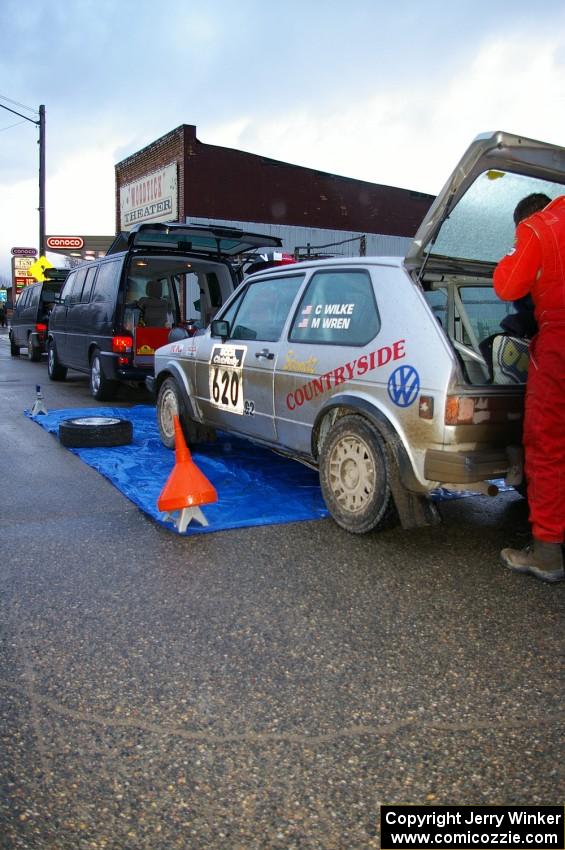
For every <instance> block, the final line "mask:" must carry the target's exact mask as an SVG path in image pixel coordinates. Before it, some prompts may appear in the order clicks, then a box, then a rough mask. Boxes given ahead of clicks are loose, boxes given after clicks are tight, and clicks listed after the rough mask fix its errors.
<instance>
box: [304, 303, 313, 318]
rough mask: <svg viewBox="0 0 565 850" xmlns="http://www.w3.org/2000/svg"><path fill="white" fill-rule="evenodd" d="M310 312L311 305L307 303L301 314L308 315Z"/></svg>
mask: <svg viewBox="0 0 565 850" xmlns="http://www.w3.org/2000/svg"><path fill="white" fill-rule="evenodd" d="M311 312H312V305H311V304H308V305H307V306H306V307H305V308H304V310H303V311H302V315H303V316H309V315H310V313H311Z"/></svg>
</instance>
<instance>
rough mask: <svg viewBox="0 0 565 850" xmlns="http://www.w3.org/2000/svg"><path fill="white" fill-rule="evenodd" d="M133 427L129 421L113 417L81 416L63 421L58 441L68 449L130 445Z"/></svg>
mask: <svg viewBox="0 0 565 850" xmlns="http://www.w3.org/2000/svg"><path fill="white" fill-rule="evenodd" d="M132 435H133V426H132V424H131V422H130V421H129V419H118V418H117V417H113V416H83V417H80V418H79V419H64V420H63V422H61V424H60V425H59V439H60V441H61V443H62V445H63V446H66V447H67V448H69V449H90V448H108V447H111V446H127V445H129V443H131V440H132Z"/></svg>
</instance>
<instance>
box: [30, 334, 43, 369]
mask: <svg viewBox="0 0 565 850" xmlns="http://www.w3.org/2000/svg"><path fill="white" fill-rule="evenodd" d="M27 357H28V360H31V361H32V362H33V363H37V362H38V360H41V349H40V348H38V346H37V345H34V344H33V341H32V338H31V336H29V337H28V340H27Z"/></svg>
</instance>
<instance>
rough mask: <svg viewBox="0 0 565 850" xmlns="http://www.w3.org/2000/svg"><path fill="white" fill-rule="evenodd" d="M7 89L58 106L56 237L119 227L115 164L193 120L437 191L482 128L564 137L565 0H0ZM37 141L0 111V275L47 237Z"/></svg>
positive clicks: (266, 147) (365, 176) (50, 172)
mask: <svg viewBox="0 0 565 850" xmlns="http://www.w3.org/2000/svg"><path fill="white" fill-rule="evenodd" d="M0 95H1V96H2V98H0V104H3V105H4V106H8V107H11V108H13V109H16V110H18V111H22V109H21V105H24V106H26V107H31V109H33V110H37V109H38V108H39V104H45V108H46V119H47V120H46V140H47V145H46V151H47V168H46V170H47V188H46V231H47V233H59V234H62V233H65V234H69V233H73V234H111V233H113V232H114V226H115V224H114V222H115V210H114V203H115V201H114V165H115V163H117V162H119V161H120V160H121V159H123V158H124V157H126V156H128V155H129V154H131V153H134V152H135V151H137V150H139V149H140V148H141V147H143V146H144V145H146V144H148V143H149V142H151V141H153V140H154V139H156V138H158V137H159V136H161V135H163V134H165V133H167V132H169V131H170V130H172V129H174V128H175V127H177V126H179V125H180V124H195V125H196V127H197V135H198V138H199V139H200V141H202V142H205V143H208V144H216V145H223V146H225V147H230V148H236V149H239V150H244V151H249V152H251V153H257V154H261V155H263V156H267V157H272V158H274V159H279V160H283V161H286V162H292V163H296V164H298V165H304V166H308V167H312V168H317V169H319V170H322V171H329V172H333V173H336V174H342V175H345V176H347V177H355V178H358V179H361V180H368V181H371V182H375V183H382V184H387V185H391V186H400V187H404V188H410V189H415V190H418V191H422V192H429V193H432V194H437V192H438V191H439V190H440V189H441V186H442V185H443V183H444V182H445V180H446V179H447V177H448V176H449V174H450V172H451V171H452V169H453V167H454V166H455V165H456V163H457V161H458V159H459V158H460V156H461V155H462V153H463V151H464V149H465V148H466V147H467V145H468V144H469V143H470V141H471V140H472V139H473V138H474V136H476V135H477V134H478V133H480V132H484V131H487V130H507V131H509V132H514V133H519V134H521V135H525V136H530V137H533V138H537V139H542V140H544V141H549V142H553V143H556V144H561V145H564V146H565V3H563V0H555V2H553V0H545V2H544V3H543V4H539V3H531V2H523V1H522V0H514V2H505V0H502V2H501V0H499V2H497V3H493V2H492V0H488V1H484V0H473V2H467V0H457V2H452V3H448V2H447V0H442V2H433V0H432V2H426V3H423V2H421V0H395V2H381V0H349V2H336V1H335V0H279V2H278V3H268V2H265V0H238V1H237V2H231V0H215V2H214V3H204V2H198V3H197V2H192V0H167V2H164V3H163V2H161V3H156V2H154V0H151V2H149V0H65V2H61V0H1V3H0ZM25 114H27V115H29V116H30V117H31V118H37V116H36V115H34V114H33V113H31V112H27V111H25ZM37 139H38V132H37V128H36V127H34V125H33V124H30V123H29V122H25V121H22V119H20V118H18V117H17V116H16V115H13V114H11V113H10V112H7V111H6V110H5V109H0V152H1V155H0V192H1V194H0V198H1V200H0V275H7V274H9V270H10V249H11V248H12V247H13V246H30V247H33V246H37V245H38V230H39V219H38V213H37V206H38V145H37Z"/></svg>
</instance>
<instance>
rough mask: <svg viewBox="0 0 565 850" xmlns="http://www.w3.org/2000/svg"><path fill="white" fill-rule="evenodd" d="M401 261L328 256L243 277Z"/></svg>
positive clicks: (399, 260) (398, 260)
mask: <svg viewBox="0 0 565 850" xmlns="http://www.w3.org/2000/svg"><path fill="white" fill-rule="evenodd" d="M402 263H403V258H402V257H378V256H371V257H329V258H326V259H323V260H300V261H299V262H297V263H293V264H289V265H285V266H276V267H275V268H271V269H265V270H264V271H258V272H254V273H253V274H250V275H249V276H248V277H246V278H245V282H246V283H247V282H248V281H253V280H258V279H259V278H261V279H264V278H267V277H269V278H271V277H288V276H289V275H294V274H300V273H301V272H303V271H309V270H310V269H332V268H343V266H348V267H350V266H359V267H366V266H368V265H371V266H390V267H393V268H398V267H399V266H401V265H402Z"/></svg>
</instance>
